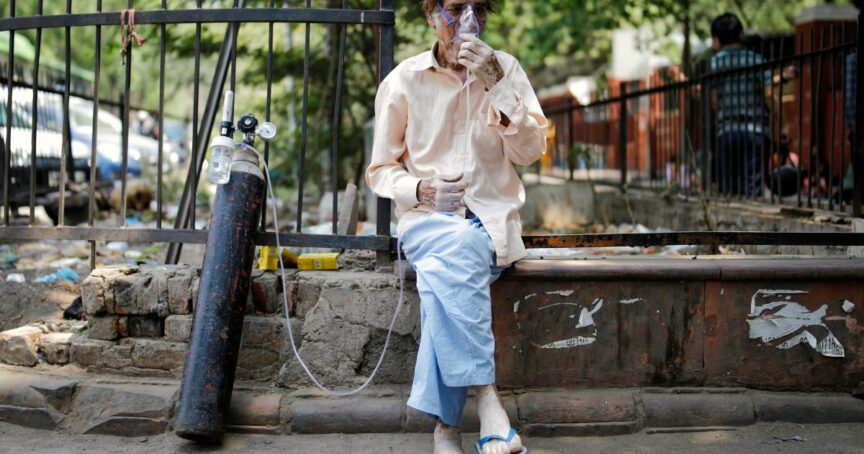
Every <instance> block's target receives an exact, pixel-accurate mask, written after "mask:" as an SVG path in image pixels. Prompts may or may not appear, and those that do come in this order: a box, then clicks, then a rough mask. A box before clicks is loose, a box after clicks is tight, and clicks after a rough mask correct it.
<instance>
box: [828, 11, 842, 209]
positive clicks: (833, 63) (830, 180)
mask: <svg viewBox="0 0 864 454" xmlns="http://www.w3.org/2000/svg"><path fill="white" fill-rule="evenodd" d="M830 30H831V41H830V44H829V45H828V47H830V48H831V53H830V54H828V56H829V57H830V58H831V60H830V61H831V83H830V84H829V86H830V87H831V148H829V149H828V150H829V152H828V209H829V210H833V209H834V197H832V194H831V191H832V189H833V188H834V154H835V153H836V152H837V150H836V148H834V146H835V145H836V144H835V142H836V134H837V129H836V127H835V123H836V122H837V69H836V68H837V51H835V50H834V49H833V48H834V41H835V39H834V25H833V24H832V25H831V28H830ZM840 178H843V177H842V175H841V177H840Z"/></svg>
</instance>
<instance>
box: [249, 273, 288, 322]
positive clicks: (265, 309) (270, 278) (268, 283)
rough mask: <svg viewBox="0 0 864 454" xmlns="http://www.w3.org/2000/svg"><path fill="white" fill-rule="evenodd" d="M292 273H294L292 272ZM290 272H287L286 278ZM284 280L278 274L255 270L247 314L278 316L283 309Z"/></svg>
mask: <svg viewBox="0 0 864 454" xmlns="http://www.w3.org/2000/svg"><path fill="white" fill-rule="evenodd" d="M292 272H294V271H293V270H292ZM288 274H289V272H288V271H286V278H287V277H288ZM281 281H282V279H281V277H280V275H279V274H278V273H271V272H263V271H260V270H255V271H253V272H252V282H251V286H250V288H249V301H248V304H247V313H258V314H276V313H278V312H279V309H280V308H281V307H282V297H281V290H282V282H281Z"/></svg>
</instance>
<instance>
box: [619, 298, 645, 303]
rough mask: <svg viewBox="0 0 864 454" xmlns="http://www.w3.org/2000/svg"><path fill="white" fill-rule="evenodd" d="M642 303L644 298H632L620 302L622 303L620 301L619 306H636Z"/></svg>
mask: <svg viewBox="0 0 864 454" xmlns="http://www.w3.org/2000/svg"><path fill="white" fill-rule="evenodd" d="M640 301H643V299H642V298H630V299H627V300H620V301H618V304H634V303H638V302H640Z"/></svg>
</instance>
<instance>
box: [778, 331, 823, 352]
mask: <svg viewBox="0 0 864 454" xmlns="http://www.w3.org/2000/svg"><path fill="white" fill-rule="evenodd" d="M802 342H806V343H807V344H809V345H810V347H812V348H813V349H814V350H815V349H816V337H815V336H813V335H812V334H810V331H807V330H804V332H802V333H801V334H799V335H797V336H795V337H793V338H791V339H789V340H787V341H786V342H783V343H782V344H780V345H778V346H777V348H781V349H783V350H786V349H788V348H792V347H794V346H796V345H798V344H800V343H802Z"/></svg>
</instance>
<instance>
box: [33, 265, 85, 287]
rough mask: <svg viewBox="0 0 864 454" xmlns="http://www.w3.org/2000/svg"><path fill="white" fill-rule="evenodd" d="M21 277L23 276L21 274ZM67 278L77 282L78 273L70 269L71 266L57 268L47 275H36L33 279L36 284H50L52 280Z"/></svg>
mask: <svg viewBox="0 0 864 454" xmlns="http://www.w3.org/2000/svg"><path fill="white" fill-rule="evenodd" d="M22 277H23V276H22ZM61 279H62V280H67V281H70V282H73V283H74V282H78V273H76V272H75V271H72V269H71V268H66V267H63V268H60V269H59V270H57V271H55V272H54V273H51V274H49V275H47V276H42V277H38V278H36V279H34V280H33V282H34V283H36V284H50V283H52V282H56V281H58V280H61Z"/></svg>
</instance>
